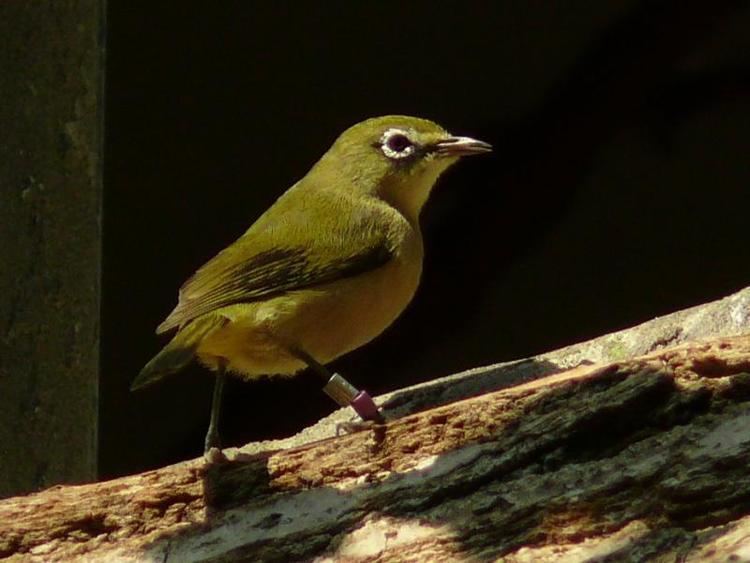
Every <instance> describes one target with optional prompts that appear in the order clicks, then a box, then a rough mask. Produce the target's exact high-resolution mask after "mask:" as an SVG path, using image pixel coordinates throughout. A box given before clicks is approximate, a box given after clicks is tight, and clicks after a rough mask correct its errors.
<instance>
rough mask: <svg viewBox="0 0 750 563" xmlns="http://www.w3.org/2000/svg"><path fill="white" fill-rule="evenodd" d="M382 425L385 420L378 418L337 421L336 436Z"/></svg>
mask: <svg viewBox="0 0 750 563" xmlns="http://www.w3.org/2000/svg"><path fill="white" fill-rule="evenodd" d="M382 425H383V422H381V421H377V420H350V421H349V422H337V423H336V436H342V435H343V434H354V433H355V432H362V431H363V430H372V429H373V428H376V427H379V426H382Z"/></svg>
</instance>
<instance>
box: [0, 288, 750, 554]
mask: <svg viewBox="0 0 750 563" xmlns="http://www.w3.org/2000/svg"><path fill="white" fill-rule="evenodd" d="M746 298H747V290H746V291H745V292H741V293H739V294H737V295H735V296H732V297H731V298H728V299H727V300H724V301H722V302H719V304H718V305H717V304H710V305H707V306H705V307H702V308H699V309H694V310H692V311H686V312H682V313H678V314H676V315H674V316H672V317H671V318H672V320H673V321H674V322H682V323H683V324H684V325H685V326H684V329H683V331H682V332H681V333H680V334H681V335H684V334H685V333H689V332H690V331H691V330H693V329H691V328H690V326H689V325H690V323H689V322H687V320H688V319H695V318H697V317H696V316H695V315H696V314H705V312H706V311H707V310H709V309H711V308H713V309H711V310H713V311H714V312H716V311H718V310H719V308H720V307H721V306H724V307H730V310H735V311H739V309H737V306H738V304H739V303H745V301H744V300H745V299H746ZM746 316H747V315H745V317H746ZM720 317H721V315H719V316H714V318H720ZM703 318H704V321H705V323H704V326H708V325H709V324H710V322H709V316H704V317H703ZM727 318H728V319H730V320H728V321H727V323H729V324H731V323H734V324H733V325H732V326H733V327H735V328H736V327H737V326H739V325H738V324H737V320H738V319H740V320H742V322H741V323H739V324H740V325H741V324H742V323H744V322H745V321H744V320H743V319H744V317H742V316H741V315H739V314H738V315H734V316H733V317H732V316H731V315H730V316H729V317H727ZM731 319H734V320H731ZM654 323H656V324H654ZM660 323H661V325H665V320H664V319H660V320H657V321H654V322H652V323H650V324H649V325H646V327H645V328H644V327H638V328H636V329H632V330H633V331H641V332H642V333H650V334H652V335H653V334H654V330H655V329H654V327H655V326H658V325H659V324H660ZM727 323H725V326H724V330H729V331H730V332H731V331H732V330H735V328H729V329H727V327H726V324H727ZM666 324H668V323H666ZM657 332H658V330H657ZM623 334H625V333H619V335H611V336H609V337H606V338H608V339H614V341H617V342H620V344H621V345H620V346H619V347H610V349H611V350H615V353H616V354H619V355H627V346H626V345H625V344H623V342H624V340H623V338H625V337H624V336H623ZM632 334H635V333H634V332H633V333H632ZM677 338H678V339H679V338H681V336H678V337H677ZM610 341H612V340H610ZM633 341H635V340H633ZM595 342H596V341H595ZM602 342H603V340H601V339H599V344H596V345H595V344H593V343H590V344H589V347H591V346H593V348H594V349H600V350H603V349H607V347H603V346H602V345H601V344H602ZM665 344H666V342H662V343H661V344H659V343H655V344H653V346H656V347H657V348H660V349H658V350H656V351H652V352H650V353H647V354H645V355H641V356H638V357H635V358H623V359H620V360H617V361H608V362H601V363H594V364H582V365H578V366H577V367H573V368H572V369H567V370H565V371H562V372H558V373H554V374H552V375H546V376H545V377H543V378H541V379H537V380H534V381H527V382H525V383H521V384H518V385H515V386H513V387H507V388H504V389H500V390H497V391H492V392H488V393H485V394H483V395H480V396H475V397H472V398H466V399H462V400H457V401H453V402H449V403H448V404H443V405H442V406H439V407H435V408H430V409H428V410H424V411H422V412H418V413H416V414H408V415H403V416H401V415H399V417H398V418H395V419H393V420H391V421H390V422H389V423H388V424H387V425H385V426H379V427H372V428H368V429H365V430H363V431H359V432H356V433H353V434H349V435H344V436H340V437H334V438H328V439H323V440H318V441H314V442H311V443H306V444H302V445H297V446H294V447H291V448H288V449H277V448H278V443H276V444H274V443H271V444H264V445H256V446H254V447H251V448H243V449H242V450H235V451H230V452H229V461H228V462H226V463H224V464H220V465H207V464H206V463H205V462H204V461H203V460H192V461H188V462H184V463H180V464H177V465H174V466H170V467H165V468H162V469H159V470H155V471H150V472H147V473H143V474H141V475H135V476H131V477H125V478H121V479H116V480H113V481H109V482H104V483H96V484H92V485H83V486H66V487H57V488H53V489H50V490H47V491H45V492H42V493H38V494H34V495H30V496H27V497H19V498H14V499H7V500H5V501H0V529H2V532H1V533H0V556H2V557H10V558H11V559H13V560H27V559H28V560H39V561H42V560H43V561H51V560H60V559H76V558H78V559H81V560H96V561H102V560H117V561H142V560H159V561H170V560H172V561H231V560H242V559H251V560H255V561H293V560H319V561H332V560H345V561H361V560H367V561H379V560H382V561H425V560H430V561H442V560H446V561H447V560H451V561H452V560H472V561H483V560H491V559H494V558H498V557H505V558H506V560H508V561H566V560H567V561H581V560H607V559H612V560H618V561H622V560H625V561H628V560H632V561H640V560H653V559H655V558H659V559H660V560H681V561H707V560H708V561H711V560H715V561H719V560H721V561H724V560H727V559H729V558H731V557H736V558H738V559H739V560H747V559H748V558H750V472H748V471H747V466H748V462H749V461H750V335H740V336H720V337H714V338H710V339H707V340H701V341H692V342H688V343H684V344H679V345H677V346H673V347H667V348H664V347H663V346H664V345H665ZM567 350H568V352H567V353H566V354H562V355H560V356H559V357H560V358H564V357H571V358H572V356H571V352H570V349H567ZM562 352H564V351H560V352H558V354H561V353H562ZM576 353H578V354H579V358H578V360H576V361H580V354H581V349H580V348H577V349H576ZM553 357H554V354H548V355H544V356H540V357H538V358H533V359H530V360H526V361H524V362H517V363H515V364H513V365H515V366H516V368H517V369H520V370H522V371H524V372H526V373H529V370H530V368H533V367H534V366H536V367H538V368H539V370H541V371H542V372H543V371H544V370H547V369H549V366H550V365H551V364H554V362H553V361H552V360H551V359H550V358H553ZM557 361H559V362H562V360H557ZM511 367H512V366H511ZM504 369H505V371H504V373H505V374H507V373H510V372H511V371H512V370H509V369H508V366H505V368H504ZM493 370H495V371H496V370H497V368H496V367H493V368H488V369H485V370H483V371H482V370H480V371H478V372H477V373H475V374H474V375H473V377H477V376H478V378H479V379H481V377H482V376H483V375H485V374H486V373H489V372H492V371H493ZM532 371H533V370H532ZM468 379H471V378H470V377H469V378H468ZM446 381H447V382H448V383H447V386H444V387H443V389H448V388H451V387H459V388H460V387H461V386H462V383H461V380H456V379H451V378H447V380H446ZM436 387H437V388H440V387H441V386H440V385H439V384H438V385H433V386H432V387H429V386H428V387H427V389H428V390H430V389H431V392H433V395H432V396H434V389H435V388H436ZM404 395H412V396H413V395H414V393H405V392H401V396H402V399H403V396H404ZM423 396H424V395H423ZM427 396H430V395H429V393H428V395H427ZM398 397H399V395H398V394H396V395H394V397H392V398H391V401H392V403H391V404H392V405H394V408H393V412H398V409H399V408H403V405H404V404H405V402H404V401H403V400H402V401H401V403H400V404H401V407H399V406H398V404H399V401H398V400H395V399H397V398H398Z"/></svg>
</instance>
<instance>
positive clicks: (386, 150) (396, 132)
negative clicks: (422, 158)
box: [380, 129, 416, 159]
mask: <svg viewBox="0 0 750 563" xmlns="http://www.w3.org/2000/svg"><path fill="white" fill-rule="evenodd" d="M380 149H381V150H382V151H383V154H384V155H385V156H387V157H388V158H391V159H400V158H406V157H409V156H411V155H412V154H414V151H415V150H416V147H415V145H414V143H413V142H412V140H411V139H410V138H409V133H407V132H406V131H404V130H403V129H388V130H387V131H386V132H385V133H383V136H382V137H381V138H380Z"/></svg>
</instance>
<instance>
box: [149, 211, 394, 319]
mask: <svg viewBox="0 0 750 563" xmlns="http://www.w3.org/2000/svg"><path fill="white" fill-rule="evenodd" d="M305 215H306V214H300V213H295V214H293V215H292V217H293V218H294V219H295V221H293V222H292V223H290V222H289V221H282V222H281V225H282V227H281V229H285V230H287V231H291V232H293V236H291V237H284V236H283V234H284V233H283V232H280V231H279V227H278V225H277V226H276V228H274V229H273V234H269V230H268V229H265V230H264V229H262V228H261V229H256V226H258V224H256V225H254V226H253V227H251V229H250V230H248V232H247V233H245V235H243V236H242V237H241V238H240V239H238V240H237V241H236V242H235V243H234V244H232V245H231V246H229V247H228V248H227V249H225V250H224V251H222V252H221V253H219V254H218V255H217V256H216V257H214V258H213V259H212V260H210V261H209V262H207V263H206V264H205V265H204V266H203V267H202V268H200V269H199V270H198V271H197V272H196V273H195V274H194V275H193V276H192V277H191V278H190V279H189V280H188V281H187V282H185V284H184V285H183V286H182V288H181V289H180V299H179V302H178V304H177V307H175V309H174V310H173V311H172V312H171V313H170V315H169V316H168V317H167V318H166V320H165V321H164V322H163V323H161V324H160V325H159V327H158V328H157V332H158V333H162V332H166V331H168V330H170V329H172V328H175V327H179V326H182V325H184V324H185V323H187V322H190V321H191V320H193V319H195V318H197V317H199V316H201V315H204V314H206V313H210V312H211V311H215V310H216V309H219V308H221V307H226V306H228V305H233V304H237V303H248V302H252V301H257V300H260V299H268V298H270V297H274V296H277V295H281V294H283V293H285V292H288V291H293V290H298V289H304V288H308V287H313V286H316V285H321V284H325V283H330V282H332V281H335V280H337V279H341V278H346V277H350V276H355V275H358V274H361V273H364V272H366V271H369V270H372V269H375V268H377V267H379V266H382V265H384V264H385V263H386V262H388V261H389V260H390V259H391V257H392V255H393V246H392V244H390V242H389V240H388V238H389V237H388V233H387V232H384V230H383V227H382V225H381V224H380V222H378V221H377V220H376V217H375V216H374V215H373V216H367V215H365V216H364V217H363V216H362V215H361V214H360V215H359V219H358V220H356V221H354V220H347V221H344V222H343V225H342V226H341V227H340V228H332V229H325V228H323V229H322V230H323V232H322V233H321V228H320V226H319V227H318V228H316V229H311V228H310V227H309V226H303V225H300V224H299V223H300V221H304V220H305V219H310V220H314V219H315V218H314V217H305ZM258 223H259V224H260V221H259V222H258ZM260 227H262V224H260ZM300 227H303V228H300ZM287 239H292V240H293V242H292V243H291V244H288V245H287V246H281V247H274V246H273V242H274V241H276V240H282V241H283V240H287ZM249 249H260V250H254V251H252V252H248V250H249Z"/></svg>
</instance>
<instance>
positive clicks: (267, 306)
mask: <svg viewBox="0 0 750 563" xmlns="http://www.w3.org/2000/svg"><path fill="white" fill-rule="evenodd" d="M422 252H423V251H422V239H421V235H420V233H419V231H417V230H407V232H405V233H404V236H403V237H402V238H401V240H400V241H399V244H398V245H397V247H396V249H395V252H394V254H393V257H392V258H391V259H390V260H389V261H388V262H386V263H385V264H384V265H382V266H380V267H378V268H375V269H373V270H370V271H367V272H364V273H362V274H359V275H356V276H352V277H349V278H343V279H339V280H336V281H334V282H331V283H328V284H324V285H320V286H317V287H312V288H307V289H301V290H297V291H290V292H287V293H285V294H283V295H280V296H278V297H274V298H271V299H268V300H265V301H258V302H253V303H247V304H238V305H232V306H229V307H226V308H224V309H222V310H221V311H220V314H222V315H223V316H225V317H226V318H227V319H228V320H229V321H230V322H229V323H228V324H227V325H226V326H225V327H224V328H222V329H221V330H219V331H217V332H216V333H215V334H213V335H212V336H211V337H210V338H209V339H207V340H206V341H204V342H203V343H202V345H201V348H200V350H199V351H198V354H199V356H200V357H201V358H202V359H203V360H204V361H206V362H207V363H210V358H213V357H223V358H225V359H226V360H227V361H228V366H229V368H230V370H232V371H234V372H236V373H238V374H242V375H245V376H249V377H255V376H258V375H262V374H292V373H295V372H297V371H299V370H300V369H302V368H304V367H305V365H304V364H303V363H302V362H301V361H300V360H298V359H297V358H295V357H293V356H291V355H290V354H289V353H288V351H287V348H286V347H285V345H286V344H293V345H295V346H299V347H301V348H302V349H304V350H305V351H306V352H307V353H308V354H310V355H311V356H313V357H314V358H315V359H316V360H317V361H319V362H321V363H327V362H330V361H331V360H334V359H335V358H338V357H339V356H341V355H343V354H346V353H347V352H350V351H352V350H354V349H356V348H358V347H360V346H362V345H364V344H366V343H367V342H369V341H370V340H372V339H373V338H375V337H376V336H378V335H379V334H381V333H382V332H383V331H384V330H385V329H386V328H388V326H389V325H390V324H391V323H393V321H394V320H396V318H397V317H398V316H399V315H400V314H401V313H402V312H403V310H404V309H405V308H406V306H407V305H408V304H409V302H410V301H411V299H412V297H413V296H414V293H415V292H416V289H417V286H418V285H419V279H420V276H421V273H422Z"/></svg>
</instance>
